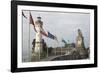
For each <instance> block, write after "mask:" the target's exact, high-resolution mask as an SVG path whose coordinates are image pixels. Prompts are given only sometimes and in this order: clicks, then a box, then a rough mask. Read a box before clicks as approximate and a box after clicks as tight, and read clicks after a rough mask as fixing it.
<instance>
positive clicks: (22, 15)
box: [22, 11, 27, 19]
mask: <svg viewBox="0 0 100 73" xmlns="http://www.w3.org/2000/svg"><path fill="white" fill-rule="evenodd" d="M22 16H24V17H25V18H26V19H27V17H26V16H25V14H24V12H23V11H22Z"/></svg>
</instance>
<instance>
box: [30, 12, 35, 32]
mask: <svg viewBox="0 0 100 73" xmlns="http://www.w3.org/2000/svg"><path fill="white" fill-rule="evenodd" d="M29 20H30V22H29V23H30V24H32V25H33V27H34V30H35V31H36V29H35V24H34V20H33V18H32V15H31V13H30V19H29ZM36 32H37V31H36Z"/></svg>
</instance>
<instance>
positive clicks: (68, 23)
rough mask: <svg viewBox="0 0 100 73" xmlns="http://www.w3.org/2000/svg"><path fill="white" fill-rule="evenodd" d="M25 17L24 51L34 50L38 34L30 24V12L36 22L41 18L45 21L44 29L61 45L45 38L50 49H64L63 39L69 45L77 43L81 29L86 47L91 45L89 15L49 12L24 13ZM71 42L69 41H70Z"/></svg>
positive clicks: (23, 22) (23, 30) (23, 21)
mask: <svg viewBox="0 0 100 73" xmlns="http://www.w3.org/2000/svg"><path fill="white" fill-rule="evenodd" d="M23 12H24V14H25V16H26V17H27V19H26V18H25V17H23V16H22V28H23V29H22V32H23V37H22V38H23V40H22V41H23V50H24V51H27V50H28V48H30V50H31V48H32V41H33V39H34V38H35V34H36V32H35V31H34V29H33V25H30V24H29V12H31V14H32V17H33V19H34V21H36V20H37V17H38V16H40V17H41V18H42V19H41V20H42V21H43V28H44V30H45V31H49V32H50V33H52V34H53V35H56V36H57V39H58V41H59V43H57V42H56V41H55V40H52V39H50V38H47V37H45V36H43V37H42V38H43V39H44V40H45V42H46V44H47V46H48V47H58V46H59V47H62V46H64V43H63V42H61V40H62V38H63V39H65V40H66V42H67V43H75V42H76V37H77V30H78V29H80V30H81V32H82V34H83V37H84V44H85V47H86V48H87V47H89V44H90V42H89V41H90V14H89V13H74V12H73V13H72V12H47V11H23ZM68 40H69V41H68Z"/></svg>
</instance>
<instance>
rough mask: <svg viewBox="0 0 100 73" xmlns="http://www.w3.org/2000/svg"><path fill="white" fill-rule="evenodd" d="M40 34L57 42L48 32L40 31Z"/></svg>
mask: <svg viewBox="0 0 100 73" xmlns="http://www.w3.org/2000/svg"><path fill="white" fill-rule="evenodd" d="M41 34H42V35H44V36H46V37H48V38H51V39H53V40H57V37H56V36H54V35H53V34H51V33H50V32H45V31H41Z"/></svg>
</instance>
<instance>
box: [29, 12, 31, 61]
mask: <svg viewBox="0 0 100 73" xmlns="http://www.w3.org/2000/svg"><path fill="white" fill-rule="evenodd" d="M29 13H30V11H29ZM29 20H30V15H29ZM30 55H31V54H30V23H29V59H30V61H31V57H30Z"/></svg>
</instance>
